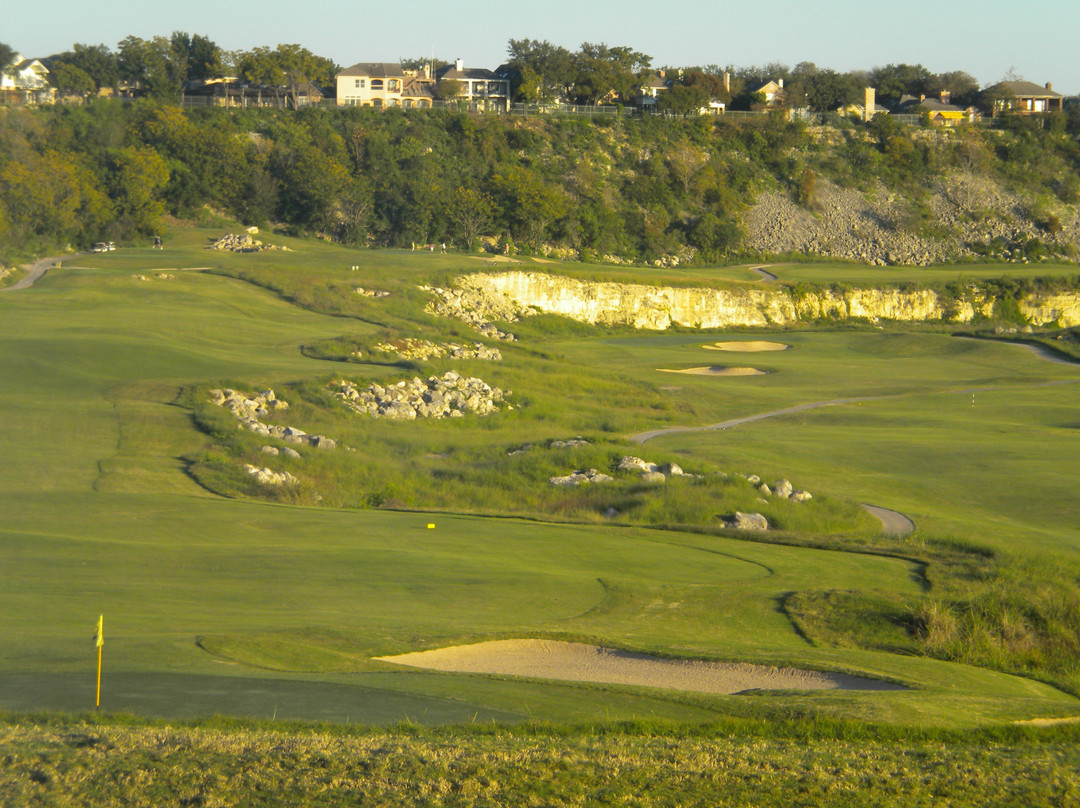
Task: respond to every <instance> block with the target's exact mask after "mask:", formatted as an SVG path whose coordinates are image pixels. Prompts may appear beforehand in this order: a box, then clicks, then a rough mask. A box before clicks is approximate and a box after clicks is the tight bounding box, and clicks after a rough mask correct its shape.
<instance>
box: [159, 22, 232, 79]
mask: <svg viewBox="0 0 1080 808" xmlns="http://www.w3.org/2000/svg"><path fill="white" fill-rule="evenodd" d="M169 44H170V46H171V50H172V55H173V58H174V59H175V60H176V61H177V62H178V63H181V64H183V71H184V75H185V77H186V79H187V80H188V81H192V80H194V81H205V80H206V79H212V78H217V77H219V76H221V74H222V72H223V64H222V52H221V48H219V47H218V46H217V45H216V44H214V41H213V40H211V39H209V38H207V37H204V36H200V35H199V34H195V36H190V35H188V34H186V33H184V32H183V31H173V34H172V37H171V38H170V40H169Z"/></svg>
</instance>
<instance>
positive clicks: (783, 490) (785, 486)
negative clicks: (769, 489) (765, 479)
mask: <svg viewBox="0 0 1080 808" xmlns="http://www.w3.org/2000/svg"><path fill="white" fill-rule="evenodd" d="M793 490H794V489H793V488H792V487H791V483H790V482H788V481H787V480H777V481H776V483H775V484H774V485H773V493H774V494H776V496H778V497H780V498H782V499H788V498H790V497H791V492H792V491H793Z"/></svg>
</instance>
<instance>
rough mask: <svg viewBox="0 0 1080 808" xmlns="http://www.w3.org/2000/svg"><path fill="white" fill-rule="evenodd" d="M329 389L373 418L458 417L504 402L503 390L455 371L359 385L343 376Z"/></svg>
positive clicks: (485, 411)
mask: <svg viewBox="0 0 1080 808" xmlns="http://www.w3.org/2000/svg"><path fill="white" fill-rule="evenodd" d="M329 387H330V390H331V391H332V392H333V394H334V395H335V396H336V397H337V398H338V399H339V400H340V401H341V402H342V403H343V404H344V405H345V406H346V407H348V408H349V409H351V410H352V411H353V412H357V413H361V414H364V415H370V416H372V417H375V418H390V419H394V420H406V421H408V420H413V419H415V418H460V417H462V416H464V415H466V414H472V415H488V414H489V413H493V412H497V411H498V409H499V405H500V404H506V407H507V409H513V407H512V405H510V404H509V403H507V401H506V396H507V395H509V391H506V392H505V393H504V392H503V391H502V390H500V389H499V388H498V387H491V386H489V385H488V384H487V383H486V382H484V381H483V380H482V379H477V378H466V377H464V376H461V375H460V374H458V373H457V372H456V371H453V370H451V371H448V372H446V373H444V374H443V375H442V376H429V377H428V378H427V380H426V381H425V380H423V379H419V378H414V379H412V381H400V382H397V383H395V384H391V385H387V386H385V387H384V386H383V385H380V384H370V385H368V386H367V387H366V388H365V389H360V388H359V387H357V386H356V385H355V384H353V383H352V382H350V381H346V380H344V379H339V380H337V381H334V382H331V383H330V385H329Z"/></svg>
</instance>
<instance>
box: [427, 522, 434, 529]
mask: <svg viewBox="0 0 1080 808" xmlns="http://www.w3.org/2000/svg"><path fill="white" fill-rule="evenodd" d="M427 529H428V530H434V529H435V523H434V522H428V525H427Z"/></svg>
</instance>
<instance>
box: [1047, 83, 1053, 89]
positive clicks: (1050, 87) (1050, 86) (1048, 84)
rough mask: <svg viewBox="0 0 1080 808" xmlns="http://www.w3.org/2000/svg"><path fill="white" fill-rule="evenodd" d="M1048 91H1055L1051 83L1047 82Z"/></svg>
mask: <svg viewBox="0 0 1080 808" xmlns="http://www.w3.org/2000/svg"><path fill="white" fill-rule="evenodd" d="M1046 89H1047V90H1053V89H1054V86H1053V85H1052V84H1051V83H1050V82H1046Z"/></svg>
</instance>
